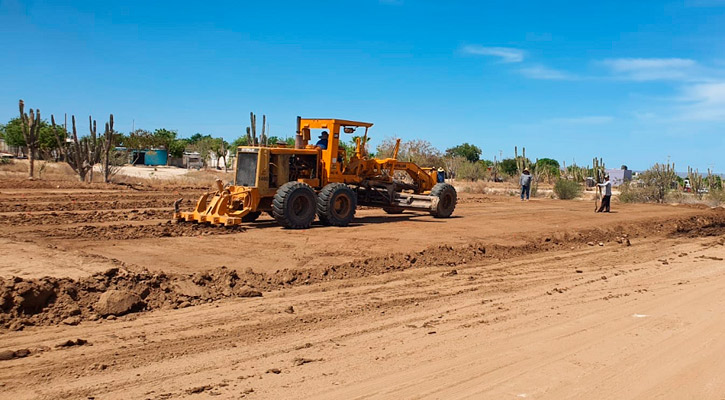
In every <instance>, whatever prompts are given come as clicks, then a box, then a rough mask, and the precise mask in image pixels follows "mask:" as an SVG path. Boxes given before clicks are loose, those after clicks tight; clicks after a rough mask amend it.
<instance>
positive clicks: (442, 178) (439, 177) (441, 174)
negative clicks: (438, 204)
mask: <svg viewBox="0 0 725 400" xmlns="http://www.w3.org/2000/svg"><path fill="white" fill-rule="evenodd" d="M436 181H437V182H438V183H445V182H446V172H445V171H444V170H443V168H441V167H438V172H437V173H436Z"/></svg>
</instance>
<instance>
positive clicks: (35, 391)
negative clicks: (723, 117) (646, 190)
mask: <svg viewBox="0 0 725 400" xmlns="http://www.w3.org/2000/svg"><path fill="white" fill-rule="evenodd" d="M51 192H52V191H51ZM181 192H183V191H181ZM180 194H181V195H183V196H186V193H180ZM51 195H55V193H48V199H50V196H51ZM146 195H148V193H146ZM2 196H11V194H8V193H6V192H5V191H3V193H2V194H0V198H2ZM73 196H80V194H74V193H71V200H69V201H67V202H64V203H62V204H68V203H71V204H72V201H73V200H75V201H76V202H78V201H79V200H80V197H73ZM103 196H116V197H117V198H119V199H122V200H123V201H129V202H135V201H144V200H140V199H138V198H137V197H136V196H138V194H133V193H125V192H124V193H112V194H108V195H102V194H99V196H97V197H95V198H94V200H93V201H96V202H102V201H111V200H110V197H108V198H107V197H103ZM39 197H40V196H39ZM148 198H150V199H152V200H149V201H155V200H153V193H152V196H148ZM7 199H8V197H5V198H4V201H3V205H4V206H6V207H7V205H8V204H20V203H23V201H22V200H18V201H8V200H7ZM119 201H121V200H119ZM27 203H28V205H29V204H33V205H32V207H40V206H39V205H38V204H40V203H46V204H44V205H43V206H42V207H45V209H44V211H37V212H39V213H41V215H48V216H49V218H51V220H52V219H53V218H56V219H55V221H57V222H58V224H48V223H36V222H33V223H28V224H27V225H18V226H14V225H13V226H11V227H10V229H9V230H6V231H5V232H3V234H2V239H0V250H2V252H3V253H2V254H12V257H14V258H13V259H14V260H15V262H14V263H13V262H9V261H7V259H6V258H3V261H2V269H0V271H2V274H0V276H3V277H6V278H7V277H9V276H10V275H24V276H25V277H26V278H33V277H37V276H40V275H42V274H43V273H45V274H47V273H48V270H49V269H50V268H53V271H52V272H53V275H56V276H59V277H65V276H70V277H74V278H76V280H74V281H64V282H65V283H64V284H63V285H66V286H62V287H63V288H64V289H63V290H66V288H68V287H70V286H68V285H71V286H72V285H75V288H76V289H75V291H74V293H76V294H77V296H80V298H79V300H78V301H79V304H89V303H87V302H86V303H84V298H86V297H89V298H92V299H95V298H97V297H98V291H99V290H105V289H99V287H100V288H109V289H110V288H111V287H112V285H127V286H124V287H127V288H128V287H131V288H136V287H137V286H130V284H131V283H133V284H135V285H141V286H143V285H145V283H144V282H146V281H145V280H144V279H152V280H153V279H156V280H159V279H161V278H163V279H166V280H168V281H169V282H171V284H169V285H168V286H164V285H165V283H162V284H161V286H160V287H167V288H168V289H167V293H166V295H167V296H170V295H178V293H176V292H175V290H176V289H173V287H174V284H175V285H177V286H178V285H180V284H181V283H184V282H185V281H183V280H181V277H183V274H184V273H188V272H195V273H197V274H196V275H194V278H192V281H193V282H196V279H197V278H196V277H198V276H200V275H198V273H199V272H200V271H202V270H204V269H205V268H206V267H207V266H208V267H214V268H216V267H219V266H220V265H226V266H228V267H229V268H230V269H231V270H232V271H233V270H238V271H240V272H239V275H238V276H237V275H234V276H237V277H236V278H234V282H239V284H238V285H237V286H235V288H237V287H239V285H241V284H242V283H244V285H246V286H250V287H252V288H254V289H257V290H260V291H261V292H262V294H263V295H262V296H261V297H244V298H240V297H237V296H236V295H235V294H229V293H227V294H223V290H222V294H221V295H219V296H217V297H209V298H208V300H205V299H206V297H203V296H194V295H189V296H187V297H186V298H188V299H189V300H188V301H185V303H186V304H183V303H181V299H175V302H170V303H169V302H168V301H167V302H166V303H164V302H159V303H158V305H157V306H155V307H157V308H151V305H152V304H157V303H152V302H151V301H150V300H147V303H148V306H149V307H150V308H149V309H150V310H151V311H145V312H139V313H131V314H127V315H123V316H120V317H118V318H115V317H112V318H107V319H97V318H92V316H93V315H92V314H89V312H90V311H88V310H86V309H85V308H84V309H83V310H81V311H80V314H74V315H75V316H76V317H77V320H76V321H75V322H74V323H78V322H80V323H79V324H78V325H66V324H64V323H57V322H54V321H55V320H53V319H38V320H37V323H36V325H35V326H25V327H24V329H23V330H21V331H10V330H7V329H5V330H1V331H0V358H2V357H3V356H5V357H8V351H9V352H10V353H12V355H14V357H9V358H11V359H8V360H0V367H1V368H0V394H2V396H1V397H3V398H13V399H15V398H17V399H24V398H40V399H57V398H68V399H78V398H95V399H128V398H140V399H145V398H148V399H169V398H190V399H195V398H207V397H210V396H216V397H215V398H233V399H238V398H250V399H268V398H323V399H324V398H329V399H340V398H345V399H347V398H391V399H399V398H446V399H448V398H475V399H481V398H483V399H489V398H490V399H506V398H511V399H519V398H532V399H561V398H577V399H579V398H591V399H599V398H602V399H604V398H623V399H628V398H632V399H636V398H647V399H649V398H672V399H682V398H697V399H720V400H721V399H722V398H723V397H722V396H723V393H725V380H724V379H722V376H723V374H724V373H725V370H724V368H723V366H722V363H721V362H719V361H720V360H721V359H722V358H723V357H725V342H723V341H722V340H721V336H722V332H723V330H724V329H725V317H724V316H723V315H722V313H721V310H722V309H723V305H725V290H724V289H725V261H723V259H725V245H724V244H725V212H723V211H722V210H709V209H697V208H686V207H673V206H651V205H637V206H631V205H630V206H628V205H617V206H616V208H617V211H619V213H616V214H611V215H596V216H595V215H593V213H592V211H591V204H590V203H583V202H563V201H554V200H540V201H532V202H530V203H524V204H521V203H520V202H517V201H513V200H511V199H509V198H495V197H487V196H463V199H462V202H461V204H460V206H459V209H458V214H459V215H460V218H456V219H452V220H449V221H446V222H445V223H440V222H438V221H436V220H434V219H432V218H429V217H427V216H405V217H402V218H400V219H396V218H394V217H388V216H385V215H384V214H381V213H379V212H377V211H373V210H363V211H362V212H361V213H360V214H361V218H360V221H358V224H356V226H353V227H350V228H348V229H332V228H323V227H316V228H313V229H310V230H308V231H304V232H289V231H285V230H281V229H279V228H276V227H272V226H264V225H263V226H261V227H249V228H247V229H246V230H239V231H222V232H218V231H217V232H216V233H215V232H213V231H211V230H210V229H211V228H206V227H197V228H180V227H177V226H174V225H165V223H163V222H161V220H160V217H159V218H157V215H162V214H151V215H150V217H151V218H150V219H151V221H149V219H147V218H142V217H141V216H140V215H139V216H138V218H137V217H133V219H131V220H124V219H122V215H124V214H127V213H126V211H122V210H114V209H112V208H109V209H107V210H93V211H91V210H69V211H62V210H58V211H54V210H48V209H47V208H48V207H49V206H48V205H47V204H48V203H53V201H42V202H40V201H36V200H28V201H27ZM58 203H59V204H61V203H60V202H58ZM23 204H25V203H23ZM29 206H30V205H29ZM51 207H56V205H53V206H51ZM142 210H149V211H150V212H157V211H159V210H160V209H159V208H155V207H147V208H146V207H144V208H143V209H139V213H141V212H142ZM90 212H99V213H101V212H102V213H103V214H100V215H110V216H111V217H112V218H109V219H108V220H106V221H102V222H96V221H93V220H92V219H93V218H94V217H89V216H87V215H85V213H90ZM106 212H107V213H108V214H105V213H106ZM35 213H36V212H34V211H31V214H35ZM52 213H56V215H52ZM18 215H27V213H25V214H21V213H18V212H4V213H1V214H0V218H4V219H5V221H10V220H12V218H17V216H18ZM113 217H115V218H116V219H115V220H114V219H113ZM84 218H91V219H90V220H85V219H84ZM78 219H81V221H80V222H79V221H77V220H78ZM157 219H158V221H157ZM43 220H44V219H43V218H40V219H39V220H37V221H43ZM372 221H375V222H372ZM378 222H379V223H378ZM383 222H386V223H383ZM159 223H161V224H162V225H158V224H159ZM267 225H269V224H267ZM429 226H432V227H433V228H430V232H431V233H430V234H429V235H428V234H427V235H421V234H420V232H421V230H428V229H429V228H428V227H429ZM88 227H98V228H95V230H94V228H88ZM129 227H137V228H129ZM165 229H167V230H168V231H165ZM185 229H198V231H186V230H185ZM164 232H168V234H169V236H167V237H159V236H162V235H163V234H164ZM74 235H75V236H74ZM429 236H430V237H429ZM263 239H265V240H266V241H267V242H266V243H265V241H264V240H263ZM270 243H272V244H270ZM28 250H30V251H33V252H35V251H38V252H39V253H33V257H34V258H33V259H32V260H28V262H27V263H26V264H18V261H21V260H23V256H22V254H23V253H22V252H23V251H25V252H27V251H28ZM341 250H344V251H345V252H344V254H337V253H338V252H339V251H341ZM251 255H254V257H252V256H251ZM240 257H246V258H247V259H250V260H255V261H245V260H241V259H240ZM257 259H261V261H259V263H256V260H257ZM301 260H302V261H303V262H301ZM353 260H354V261H353ZM108 267H115V268H120V270H121V272H123V271H129V272H123V273H120V272H113V274H114V276H116V278H117V280H113V279H111V278H109V276H110V275H109V273H108V272H107V271H106V269H107V268H108ZM143 267H145V268H148V270H150V272H134V271H139V269H140V268H143ZM248 267H251V269H250V270H247V268H248ZM284 268H288V269H286V270H285V269H284ZM98 271H106V272H103V273H100V274H98V275H93V276H91V274H92V273H96V272H98ZM114 271H118V270H114ZM124 274H125V275H124ZM173 274H182V275H178V276H177V275H173ZM201 276H204V275H203V274H202V275H201ZM214 276H216V275H213V274H212V277H214ZM225 276H226V275H225ZM104 277H105V278H104ZM116 278H114V279H116ZM227 278H228V276H227ZM210 279H211V278H210ZM214 279H216V278H214ZM96 281H97V282H98V284H96V285H95V286H94V285H91V286H88V288H90V289H92V290H90V289H87V288H85V286H84V285H87V284H88V282H96ZM19 282H21V283H23V284H25V283H28V282H47V281H43V280H30V281H19ZM74 282H76V283H74ZM164 282H166V281H164ZM174 282H175V283H174ZM215 282H216V281H215ZM17 284H18V283H16V285H17ZM4 285H12V281H5V283H4ZM0 286H1V285H0ZM113 287H115V286H113ZM222 289H223V288H222ZM154 290H156V289H154ZM235 290H236V289H235ZM187 291H188V288H187ZM8 293H10V292H8ZM187 294H188V293H187ZM157 295H158V294H157V293H156V292H154V291H153V290H152V291H151V292H149V293H147V296H148V297H147V299H150V298H152V297H154V296H157ZM94 296H95V297H94ZM192 298H193V299H192ZM154 299H157V298H156V297H154ZM6 301H7V300H6ZM49 307H50V306H49ZM83 307H86V306H85V305H84V306H83ZM91 308H92V307H91ZM43 313H46V311H41V312H40V314H39V315H42V314H43ZM76 339H82V340H80V341H77V340H76ZM69 340H70V341H72V342H70V343H69V342H68V341H69Z"/></svg>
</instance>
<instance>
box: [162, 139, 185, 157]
mask: <svg viewBox="0 0 725 400" xmlns="http://www.w3.org/2000/svg"><path fill="white" fill-rule="evenodd" d="M187 145H188V143H187V142H186V140H184V139H176V140H173V141H171V142H169V144H168V148H167V150H169V155H170V156H171V157H175V158H181V157H183V156H184V151H186V146H187Z"/></svg>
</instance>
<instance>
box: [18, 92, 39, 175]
mask: <svg viewBox="0 0 725 400" xmlns="http://www.w3.org/2000/svg"><path fill="white" fill-rule="evenodd" d="M18 106H19V108H20V121H21V122H22V124H21V125H22V128H23V138H24V139H25V145H26V146H27V147H28V161H29V162H30V166H29V169H28V177H29V178H30V179H33V174H34V172H35V153H37V151H38V129H39V128H40V109H37V110H35V111H33V109H32V108H31V109H30V111H29V113H30V116H28V114H26V113H25V103H24V102H23V100H20V101H19V103H18Z"/></svg>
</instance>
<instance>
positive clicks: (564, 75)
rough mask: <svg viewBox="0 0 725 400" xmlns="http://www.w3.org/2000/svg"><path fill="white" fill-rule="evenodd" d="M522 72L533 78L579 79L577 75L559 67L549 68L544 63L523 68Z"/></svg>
mask: <svg viewBox="0 0 725 400" xmlns="http://www.w3.org/2000/svg"><path fill="white" fill-rule="evenodd" d="M519 72H521V74H522V75H523V76H525V77H527V78H531V79H546V80H571V79H577V78H576V76H574V75H572V74H570V73H568V72H565V71H560V70H557V69H553V68H549V67H546V66H543V65H535V66H533V67H526V68H521V69H520V70H519Z"/></svg>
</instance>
